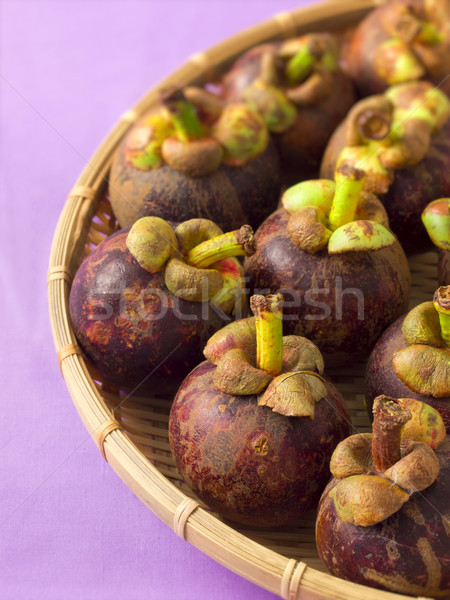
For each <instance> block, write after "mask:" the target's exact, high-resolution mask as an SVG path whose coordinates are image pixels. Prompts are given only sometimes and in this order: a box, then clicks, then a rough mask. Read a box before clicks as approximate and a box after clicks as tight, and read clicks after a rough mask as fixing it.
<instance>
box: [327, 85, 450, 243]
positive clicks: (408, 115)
mask: <svg viewBox="0 0 450 600" xmlns="http://www.w3.org/2000/svg"><path fill="white" fill-rule="evenodd" d="M449 116H450V100H449V99H448V98H447V96H446V95H445V94H444V93H443V92H441V91H440V90H438V89H436V88H433V86H432V85H431V84H430V83H428V82H425V81H421V82H418V83H409V84H400V85H396V86H393V87H391V88H389V89H388V90H387V91H386V92H385V93H384V94H383V95H379V96H370V97H369V98H365V99H364V100H361V101H360V102H358V103H357V104H355V106H354V107H353V108H352V109H351V111H350V112H349V114H348V116H347V118H346V119H345V121H344V122H343V123H342V124H341V125H340V126H339V127H338V128H337V130H336V131H335V133H334V134H333V136H332V137H331V139H330V142H329V144H328V147H327V149H326V151H325V154H324V157H323V161H322V166H321V176H322V177H331V176H332V173H334V171H335V169H336V167H339V166H342V165H350V166H353V167H358V168H362V169H364V170H365V171H366V173H367V180H366V186H365V189H366V190H367V191H370V192H373V193H374V194H377V196H379V197H380V199H381V201H382V202H383V204H384V206H385V207H386V210H387V213H388V216H389V223H390V226H391V228H392V231H393V232H394V233H395V234H396V235H397V236H398V238H399V241H400V243H401V244H402V246H403V248H404V250H405V252H406V253H407V254H409V253H411V254H412V253H416V252H423V251H425V250H428V249H430V248H431V242H430V240H429V238H428V236H427V234H426V231H425V230H424V227H423V224H422V222H421V219H420V217H421V214H422V211H423V210H424V208H425V207H426V205H427V204H428V203H429V202H431V201H432V200H434V199H435V198H440V197H442V196H449V195H450V119H449Z"/></svg>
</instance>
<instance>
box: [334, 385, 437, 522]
mask: <svg viewBox="0 0 450 600" xmlns="http://www.w3.org/2000/svg"><path fill="white" fill-rule="evenodd" d="M373 413H374V423H373V429H372V434H367V433H364V434H357V435H353V436H350V437H349V438H347V439H346V440H344V441H343V442H341V443H340V444H339V445H338V446H337V447H336V450H335V451H334V453H333V456H332V458H331V463H330V470H331V473H332V474H333V476H334V477H335V478H336V479H338V480H339V481H338V483H337V485H336V486H335V487H333V489H332V490H331V491H330V496H331V497H332V499H333V501H334V505H335V508H336V512H337V514H338V517H339V518H340V519H341V520H342V521H347V522H351V523H354V524H355V525H361V526H364V527H367V526H371V525H375V524H376V523H379V522H381V521H383V520H385V519H387V518H388V517H390V516H391V515H393V514H394V513H395V512H397V511H398V510H399V509H400V508H401V507H402V506H403V504H404V503H405V502H407V501H408V500H409V498H410V496H411V494H413V493H415V492H420V491H422V490H424V489H426V488H427V487H429V486H430V485H431V484H432V483H433V482H434V481H435V480H436V478H437V476H438V474H439V461H438V458H437V457H436V454H435V453H434V451H433V448H436V446H437V445H438V444H439V443H440V442H441V441H442V440H443V439H444V438H445V425H444V422H443V421H442V418H441V416H440V415H439V413H438V412H437V411H436V410H435V409H433V408H431V407H430V406H428V405H425V404H423V403H422V402H419V401H417V400H413V399H411V398H401V399H400V400H397V399H394V398H389V397H388V396H378V398H376V399H375V402H374V407H373Z"/></svg>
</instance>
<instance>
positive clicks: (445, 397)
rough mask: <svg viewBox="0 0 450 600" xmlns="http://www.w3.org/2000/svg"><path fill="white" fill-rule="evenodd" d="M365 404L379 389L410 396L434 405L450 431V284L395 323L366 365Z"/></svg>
mask: <svg viewBox="0 0 450 600" xmlns="http://www.w3.org/2000/svg"><path fill="white" fill-rule="evenodd" d="M365 380H366V381H365V383H366V406H367V410H368V411H369V412H371V410H372V404H373V401H374V399H375V398H376V397H377V396H378V395H380V394H386V395H389V396H392V395H394V396H395V397H411V398H416V399H417V400H420V401H422V402H426V403H427V404H430V405H431V406H433V407H434V408H435V409H436V410H438V411H439V413H440V414H441V415H442V418H443V419H444V423H445V426H446V428H447V431H449V432H450V286H447V287H440V288H439V289H438V290H437V291H436V293H435V294H434V299H433V302H423V303H422V304H419V305H418V306H416V307H415V308H413V309H412V310H411V311H410V312H409V313H408V314H407V315H406V316H405V315H404V316H403V317H401V318H400V319H398V320H397V321H396V322H395V323H393V324H392V325H391V326H390V327H389V328H388V329H387V330H386V331H385V332H384V333H383V335H382V336H381V337H380V339H379V340H378V342H377V343H376V345H375V347H374V349H373V351H372V353H371V355H370V357H369V360H368V362H367V367H366V375H365Z"/></svg>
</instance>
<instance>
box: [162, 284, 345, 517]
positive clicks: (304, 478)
mask: <svg viewBox="0 0 450 600" xmlns="http://www.w3.org/2000/svg"><path fill="white" fill-rule="evenodd" d="M250 303H251V308H252V311H253V312H254V315H255V316H254V317H249V318H247V319H242V320H239V321H235V322H233V323H230V324H229V325H227V326H226V327H224V328H223V329H221V330H220V331H218V332H217V333H216V334H214V335H213V337H212V338H211V339H210V340H209V342H208V344H207V345H206V348H205V350H204V354H205V357H206V358H207V359H208V360H207V361H206V362H203V363H201V364H200V365H198V366H197V367H196V368H195V369H194V370H193V371H192V372H191V373H190V374H189V375H188V377H187V378H186V379H185V380H184V382H183V383H182V385H181V387H180V389H179V391H178V393H177V395H176V397H175V400H174V402H173V404H172V409H171V413H170V420H169V440H170V444H171V448H172V453H173V456H174V459H175V461H176V464H177V466H178V470H179V472H180V473H181V476H182V477H183V479H184V481H186V482H187V483H188V485H189V486H190V487H191V488H192V490H193V491H194V492H195V494H196V495H197V496H198V497H199V498H201V499H202V500H203V501H204V502H205V503H206V504H207V505H208V506H210V507H211V508H212V509H213V510H215V511H217V512H218V513H220V514H221V515H222V516H223V517H225V518H228V519H231V520H233V521H236V522H238V523H244V524H246V525H254V526H258V527H272V526H278V525H282V524H285V523H288V522H291V521H293V520H296V519H298V518H299V517H301V515H302V514H303V513H305V512H306V511H309V510H311V509H313V508H314V507H315V506H316V505H317V501H318V499H319V497H320V494H321V491H322V490H323V488H324V486H325V484H326V482H327V479H328V473H329V469H328V463H329V459H330V457H331V454H332V452H333V449H334V448H335V447H336V445H337V443H338V442H339V441H341V440H342V439H343V438H344V437H345V436H346V435H347V433H346V432H349V431H350V430H351V424H350V418H349V415H348V413H347V410H346V408H345V406H344V404H343V399H342V396H341V395H340V393H339V392H338V390H337V389H336V388H335V387H334V385H333V384H331V383H330V382H329V381H327V380H326V379H324V377H323V376H322V374H321V373H322V371H323V366H324V365H323V359H322V356H321V354H320V352H319V350H318V349H317V347H316V346H315V345H314V344H312V343H311V342H310V341H308V340H307V339H305V338H301V337H297V336H285V337H283V336H282V306H281V305H282V296H281V295H269V296H266V297H264V296H258V295H256V296H253V297H252V298H251V300H250Z"/></svg>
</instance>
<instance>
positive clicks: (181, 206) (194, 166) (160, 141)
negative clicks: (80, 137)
mask: <svg viewBox="0 0 450 600" xmlns="http://www.w3.org/2000/svg"><path fill="white" fill-rule="evenodd" d="M280 185H281V180H280V164H279V156H278V152H277V150H276V148H275V145H274V143H273V142H272V141H271V140H270V137H269V134H268V131H267V128H266V126H265V124H264V121H263V119H262V118H261V117H260V116H259V115H258V114H257V113H256V112H255V111H253V110H252V109H251V108H249V107H248V106H245V105H243V104H242V103H241V104H239V103H233V104H228V105H225V104H224V102H223V100H221V99H220V98H219V97H218V96H215V95H214V94H212V93H211V92H208V91H206V90H203V89H201V88H192V87H187V88H185V89H183V90H177V91H174V92H171V93H167V94H165V95H164V96H163V97H162V99H161V103H160V104H159V105H157V106H156V107H155V108H154V109H153V110H152V111H151V112H150V113H149V114H147V115H146V116H145V117H144V118H143V119H142V120H141V121H140V122H139V123H137V124H136V125H135V126H134V127H133V128H132V129H131V131H130V133H129V134H128V135H127V136H126V137H125V138H124V140H123V142H122V143H121V144H120V146H119V148H118V150H117V152H116V154H115V157H114V159H113V163H112V166H111V172H110V177H109V196H110V200H111V205H112V209H113V211H114V214H115V216H116V217H117V219H118V221H119V224H120V226H121V227H128V226H130V225H132V224H133V223H134V222H135V221H136V220H137V219H138V218H140V217H144V216H155V217H161V218H163V219H168V220H169V221H176V222H182V221H186V220H188V219H192V218H197V217H201V218H206V219H210V220H211V221H214V223H216V224H217V225H218V226H219V227H222V228H223V229H224V230H226V231H227V230H230V229H238V228H239V227H240V226H241V225H242V223H250V225H251V226H252V227H257V226H258V225H259V223H261V221H262V220H263V219H264V218H265V217H266V216H267V215H268V214H269V213H270V212H271V211H272V210H274V208H275V207H276V205H277V202H278V199H279V195H280Z"/></svg>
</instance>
